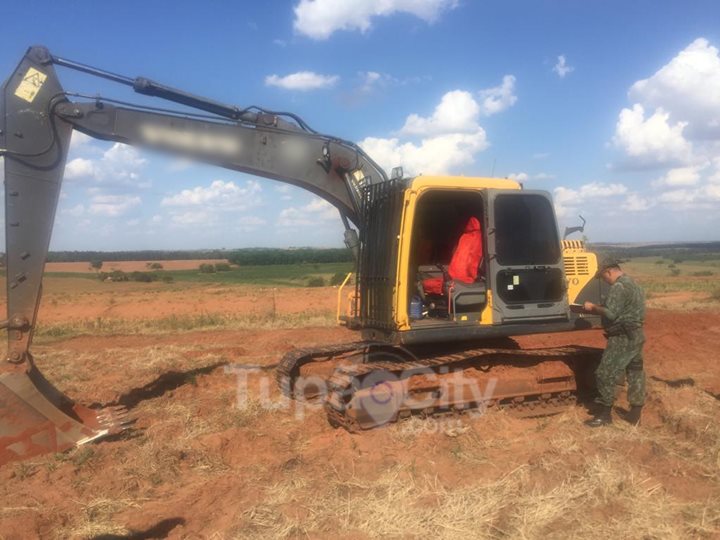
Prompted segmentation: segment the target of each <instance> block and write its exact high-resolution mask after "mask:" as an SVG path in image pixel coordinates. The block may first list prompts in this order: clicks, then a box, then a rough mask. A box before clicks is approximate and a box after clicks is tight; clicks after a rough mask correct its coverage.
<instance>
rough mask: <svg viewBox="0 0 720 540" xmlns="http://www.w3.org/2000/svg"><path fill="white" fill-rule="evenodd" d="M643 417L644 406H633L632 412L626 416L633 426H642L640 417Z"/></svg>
mask: <svg viewBox="0 0 720 540" xmlns="http://www.w3.org/2000/svg"><path fill="white" fill-rule="evenodd" d="M641 415H642V405H633V406H632V407H630V411H629V412H628V413H627V414H626V415H625V420H627V421H628V422H629V423H630V424H632V425H633V426H638V425H640V416H641Z"/></svg>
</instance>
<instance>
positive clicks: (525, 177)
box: [507, 172, 555, 182]
mask: <svg viewBox="0 0 720 540" xmlns="http://www.w3.org/2000/svg"><path fill="white" fill-rule="evenodd" d="M507 177H508V178H509V179H510V180H516V181H518V182H527V181H529V180H552V179H553V178H555V175H552V174H547V173H543V172H541V173H538V174H528V173H526V172H518V173H510V174H508V175H507Z"/></svg>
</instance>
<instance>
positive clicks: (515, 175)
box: [507, 172, 530, 182]
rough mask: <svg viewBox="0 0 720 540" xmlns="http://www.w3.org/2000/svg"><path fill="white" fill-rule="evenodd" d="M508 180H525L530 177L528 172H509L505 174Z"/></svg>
mask: <svg viewBox="0 0 720 540" xmlns="http://www.w3.org/2000/svg"><path fill="white" fill-rule="evenodd" d="M507 177H508V178H509V179H510V180H515V181H516V182H527V181H528V179H529V178H530V177H529V176H528V173H524V172H519V173H510V174H508V176H507Z"/></svg>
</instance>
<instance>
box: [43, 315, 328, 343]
mask: <svg viewBox="0 0 720 540" xmlns="http://www.w3.org/2000/svg"><path fill="white" fill-rule="evenodd" d="M336 324H337V322H336V320H335V314H334V313H330V312H327V311H317V312H315V311H309V312H303V313H292V314H282V315H272V314H261V315H229V314H222V313H203V314H200V315H173V316H170V317H163V318H158V319H122V318H103V317H97V318H95V319H80V320H75V321H71V322H68V323H62V324H51V325H42V323H41V324H40V325H39V326H38V329H37V333H36V336H37V338H38V342H40V343H43V342H47V341H48V340H51V339H57V338H61V339H67V338H69V337H75V336H80V335H96V336H108V335H122V334H173V333H176V332H186V331H190V330H236V329H247V328H253V329H258V328H260V329H272V328H302V327H313V326H315V327H317V326H335V325H336Z"/></svg>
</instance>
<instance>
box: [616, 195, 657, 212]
mask: <svg viewBox="0 0 720 540" xmlns="http://www.w3.org/2000/svg"><path fill="white" fill-rule="evenodd" d="M654 205H655V203H654V202H653V201H652V200H651V199H648V198H646V197H641V196H640V195H638V194H637V193H630V194H629V195H628V196H627V198H626V199H625V202H623V203H622V205H621V208H622V209H623V210H627V211H628V212H643V211H645V210H648V209H650V208H652V207H653V206H654Z"/></svg>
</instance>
